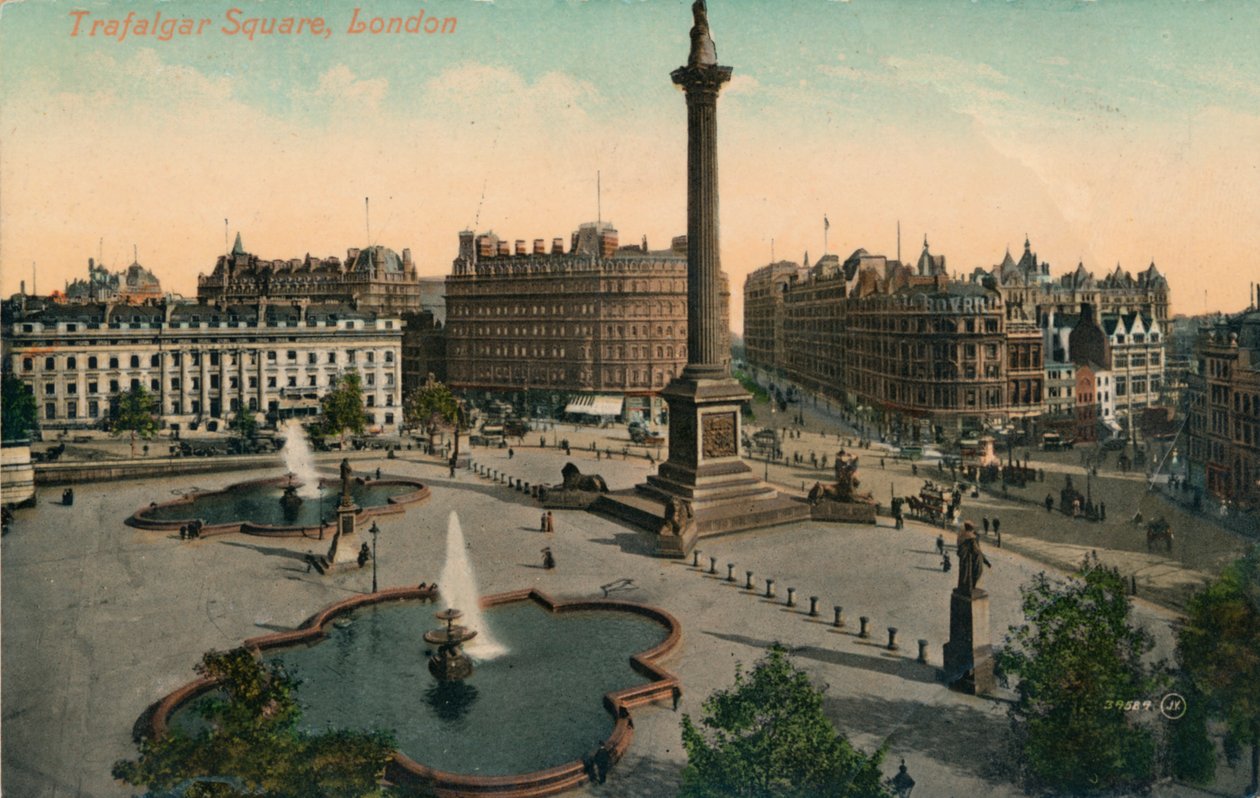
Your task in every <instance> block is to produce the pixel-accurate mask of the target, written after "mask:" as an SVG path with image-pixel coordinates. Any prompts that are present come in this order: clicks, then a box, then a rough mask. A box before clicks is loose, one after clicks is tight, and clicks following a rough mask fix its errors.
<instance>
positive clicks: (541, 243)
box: [534, 238, 547, 255]
mask: <svg viewBox="0 0 1260 798" xmlns="http://www.w3.org/2000/svg"><path fill="white" fill-rule="evenodd" d="M534 254H535V255H546V254H547V242H546V241H545V240H544V239H541V238H535V239H534Z"/></svg>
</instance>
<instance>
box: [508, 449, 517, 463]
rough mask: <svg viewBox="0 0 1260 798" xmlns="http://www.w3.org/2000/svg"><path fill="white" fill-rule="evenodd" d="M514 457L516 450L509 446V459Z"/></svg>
mask: <svg viewBox="0 0 1260 798" xmlns="http://www.w3.org/2000/svg"><path fill="white" fill-rule="evenodd" d="M513 457H516V450H515V449H513V448H511V447H508V459H509V460H511V459H512V458H513Z"/></svg>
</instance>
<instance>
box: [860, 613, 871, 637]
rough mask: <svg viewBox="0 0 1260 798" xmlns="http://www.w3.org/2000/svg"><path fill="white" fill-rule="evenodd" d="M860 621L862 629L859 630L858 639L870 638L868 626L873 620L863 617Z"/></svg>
mask: <svg viewBox="0 0 1260 798" xmlns="http://www.w3.org/2000/svg"><path fill="white" fill-rule="evenodd" d="M858 620H859V621H861V623H862V628H861V629H859V630H858V637H870V636H871V632H870V630H869V629H867V628H866V625H867V624H868V623H870V622H871V619H870V618H867V617H866V616H865V615H863V616H861V617H859V618H858Z"/></svg>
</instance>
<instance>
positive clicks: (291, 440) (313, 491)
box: [281, 418, 319, 499]
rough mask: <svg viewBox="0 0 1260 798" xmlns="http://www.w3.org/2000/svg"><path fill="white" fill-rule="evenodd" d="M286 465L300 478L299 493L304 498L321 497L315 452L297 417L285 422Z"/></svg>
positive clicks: (284, 454)
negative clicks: (307, 440)
mask: <svg viewBox="0 0 1260 798" xmlns="http://www.w3.org/2000/svg"><path fill="white" fill-rule="evenodd" d="M281 454H282V455H283V456H284V467H285V468H287V469H288V470H289V473H290V474H293V476H294V477H295V478H296V479H297V480H298V482H299V483H301V484H299V485H298V495H299V496H301V497H302V498H304V499H318V498H319V474H318V472H316V470H315V454H314V452H312V451H311V445H310V444H309V443H307V442H306V430H304V429H302V424H301V422H300V421H298V420H297V419H296V418H291V419H288V420H287V421H285V422H284V449H283V450H282V451H281Z"/></svg>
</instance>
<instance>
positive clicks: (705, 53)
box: [687, 0, 717, 67]
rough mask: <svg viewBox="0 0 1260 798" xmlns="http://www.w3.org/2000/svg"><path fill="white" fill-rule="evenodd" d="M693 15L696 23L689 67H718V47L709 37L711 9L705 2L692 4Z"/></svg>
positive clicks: (693, 29)
mask: <svg viewBox="0 0 1260 798" xmlns="http://www.w3.org/2000/svg"><path fill="white" fill-rule="evenodd" d="M691 14H692V16H693V17H694V18H695V23H694V24H693V25H692V26H691V56H690V57H689V58H688V59H687V66H689V67H706V66H717V45H715V44H714V43H713V37H712V36H711V35H709V9H708V7H706V6H705V4H704V0H696V2H694V3H692V4H691Z"/></svg>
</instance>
